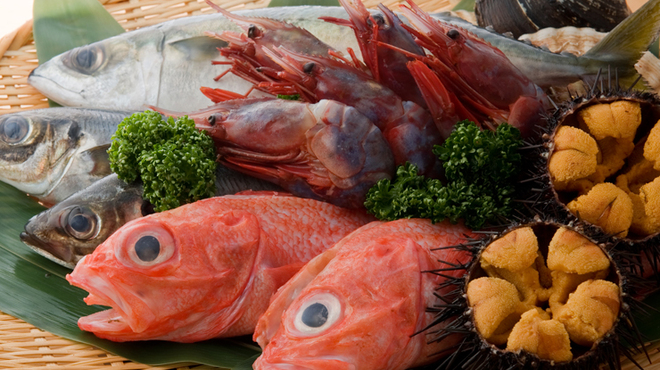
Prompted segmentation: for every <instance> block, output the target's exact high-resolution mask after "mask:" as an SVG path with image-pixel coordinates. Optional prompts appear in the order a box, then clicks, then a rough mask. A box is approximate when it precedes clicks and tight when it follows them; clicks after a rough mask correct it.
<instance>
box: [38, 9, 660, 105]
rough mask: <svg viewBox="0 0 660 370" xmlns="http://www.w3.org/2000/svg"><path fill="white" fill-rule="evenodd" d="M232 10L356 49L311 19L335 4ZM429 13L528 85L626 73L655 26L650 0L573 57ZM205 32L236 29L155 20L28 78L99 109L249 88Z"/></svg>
mask: <svg viewBox="0 0 660 370" xmlns="http://www.w3.org/2000/svg"><path fill="white" fill-rule="evenodd" d="M236 13H237V14H240V15H243V16H247V17H255V16H262V17H269V18H274V19H279V20H284V21H286V22H290V23H292V24H294V25H297V26H300V27H303V28H306V29H307V30H309V31H310V32H311V33H312V34H314V35H315V36H316V37H318V38H319V39H321V40H322V41H324V42H325V43H327V44H329V45H330V46H332V47H334V48H335V49H337V50H340V51H345V50H346V48H347V47H351V48H352V49H353V50H354V51H355V52H356V54H357V55H358V56H359V55H360V53H359V47H358V44H357V41H356V39H355V35H354V34H353V32H352V30H351V29H350V28H349V27H341V26H337V25H334V24H331V23H328V22H324V21H321V20H319V19H318V18H319V17H321V16H324V17H330V18H343V19H347V18H348V16H347V14H346V12H345V11H344V9H343V8H341V7H309V6H307V7H285V8H266V9H256V10H245V11H239V12H236ZM432 16H433V17H435V18H437V19H439V20H443V21H446V22H449V23H452V24H455V25H457V26H460V27H463V28H466V29H467V30H468V31H470V32H473V33H475V34H476V35H477V36H478V37H480V38H483V39H484V40H485V41H487V42H489V43H490V44H492V45H493V46H495V47H497V48H498V49H500V50H501V51H502V52H504V54H505V55H506V56H507V57H508V58H509V59H510V60H511V62H512V63H513V64H514V65H515V66H516V67H517V68H519V69H520V70H521V71H522V72H523V74H525V75H526V76H528V77H529V78H531V79H532V81H533V82H534V83H535V84H537V85H539V86H541V87H542V88H548V87H551V86H557V85H562V84H564V85H565V84H567V83H570V82H575V81H577V80H579V79H590V78H593V77H595V76H596V75H597V74H598V71H599V70H605V71H606V70H607V68H608V66H610V67H611V70H612V71H614V70H615V69H616V70H617V71H618V74H619V76H621V77H626V76H631V75H633V74H634V73H635V69H634V64H635V62H636V61H637V60H638V59H639V58H640V57H641V55H642V52H644V51H645V50H647V48H648V46H649V45H650V44H651V42H652V41H653V40H654V39H655V37H656V36H657V34H658V29H660V0H650V1H649V2H648V3H647V4H645V5H644V6H642V7H641V8H640V9H638V11H636V12H635V13H634V14H633V15H632V16H630V17H629V18H628V19H626V20H625V21H624V22H622V23H621V25H619V26H618V27H617V28H615V29H614V30H613V31H612V32H610V34H609V35H608V36H607V37H606V38H605V39H603V40H602V41H601V42H600V43H599V44H597V45H596V46H594V48H593V49H592V50H591V51H589V53H587V54H586V55H584V56H581V57H576V56H574V55H571V54H555V53H551V52H548V51H544V50H543V49H540V48H536V47H533V46H530V45H528V44H525V43H524V42H520V41H517V40H513V39H511V38H508V37H506V36H503V35H500V34H498V33H495V32H490V31H488V30H486V29H483V28H479V27H476V26H474V25H472V24H470V23H468V22H465V21H462V20H460V19H458V18H452V17H449V16H448V15H446V14H442V13H438V14H432ZM379 19H384V18H383V17H381V18H379ZM404 22H405V20H404ZM206 31H210V32H215V33H220V32H222V31H239V28H238V27H237V26H236V25H234V24H233V23H232V22H231V21H229V20H228V19H226V18H225V17H224V16H222V15H221V14H213V15H200V16H192V17H186V18H181V19H176V20H171V21H167V22H163V23H161V24H158V25H155V26H151V27H145V28H142V29H139V30H136V31H131V32H127V33H124V34H122V35H119V36H116V37H113V38H109V39H106V40H103V41H100V42H97V43H93V44H90V45H88V46H85V47H81V48H77V49H73V50H71V51H68V52H66V53H64V54H61V55H59V56H57V57H55V58H53V59H52V60H51V61H49V62H47V63H44V64H43V65H41V66H40V67H38V68H37V69H35V70H34V71H33V72H32V74H31V76H30V77H29V79H28V82H29V83H30V84H31V85H33V86H34V87H35V88H37V89H38V90H39V91H41V92H42V93H43V94H44V95H46V96H47V97H49V98H51V99H53V100H55V101H57V102H59V103H61V104H63V105H67V106H76V107H93V108H104V109H108V108H112V109H135V110H141V109H144V107H145V106H158V107H160V108H163V109H170V110H178V111H190V110H197V109H201V108H204V107H206V106H208V105H209V101H208V100H207V99H206V98H205V97H204V95H203V94H202V93H201V92H200V91H199V89H200V88H201V87H203V86H205V87H210V88H221V89H225V90H230V91H234V92H237V93H241V94H243V93H246V92H247V91H249V88H250V84H249V83H247V82H246V81H243V80H241V79H240V78H238V77H236V76H233V75H231V74H228V75H226V76H225V77H223V78H222V79H220V80H219V81H217V82H214V81H213V77H215V76H218V75H220V74H222V73H223V72H224V71H226V69H227V68H228V66H226V65H212V64H211V62H210V61H212V60H221V59H222V58H221V57H220V55H219V53H218V52H217V50H216V48H217V47H223V46H226V43H225V42H223V41H221V40H217V39H214V38H211V37H207V36H205V34H204V32H206ZM108 96H112V99H109V98H108Z"/></svg>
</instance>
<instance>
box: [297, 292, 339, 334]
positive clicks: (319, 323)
mask: <svg viewBox="0 0 660 370" xmlns="http://www.w3.org/2000/svg"><path fill="white" fill-rule="evenodd" d="M341 316H342V305H341V303H340V302H339V299H338V298H337V297H336V296H335V295H333V294H331V293H320V294H315V295H313V296H310V297H308V298H306V299H305V301H304V303H303V304H302V305H301V306H300V308H299V310H298V312H296V316H295V318H294V319H293V328H292V329H294V330H293V333H294V334H297V335H300V336H313V335H317V334H320V333H323V332H324V331H326V330H327V329H329V328H330V327H332V326H333V325H334V324H335V323H336V322H337V321H338V320H339V319H340V318H341Z"/></svg>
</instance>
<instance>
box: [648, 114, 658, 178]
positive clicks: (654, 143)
mask: <svg viewBox="0 0 660 370" xmlns="http://www.w3.org/2000/svg"><path fill="white" fill-rule="evenodd" d="M658 123H660V121H658V122H657V123H656V124H655V126H653V128H652V129H651V132H649V136H648V139H647V140H646V143H645V144H644V158H646V159H647V160H649V161H651V162H653V168H654V169H655V170H660V124H658Z"/></svg>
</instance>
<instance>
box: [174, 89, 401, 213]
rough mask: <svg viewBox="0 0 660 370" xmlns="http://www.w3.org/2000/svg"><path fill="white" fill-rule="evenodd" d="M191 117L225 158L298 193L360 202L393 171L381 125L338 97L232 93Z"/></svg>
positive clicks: (349, 204)
mask: <svg viewBox="0 0 660 370" xmlns="http://www.w3.org/2000/svg"><path fill="white" fill-rule="evenodd" d="M163 113H165V114H169V115H175V116H176V115H179V114H176V113H172V112H163ZM189 117H190V118H192V119H194V120H195V123H196V124H197V128H198V129H200V130H204V131H206V132H208V133H209V134H210V135H211V137H212V138H213V140H214V141H215V143H216V148H217V152H218V160H219V161H220V162H222V163H223V164H224V165H226V166H227V167H230V168H234V169H236V170H238V171H241V172H244V173H247V174H249V175H252V176H255V177H258V178H261V179H264V180H268V181H271V182H273V183H275V184H278V185H279V186H281V187H282V188H284V189H286V190H288V191H290V192H291V193H293V194H295V195H298V196H303V197H306V198H312V199H320V200H326V201H329V202H331V203H334V204H336V205H339V206H343V207H348V208H360V207H362V204H363V203H364V199H365V197H366V193H367V191H368V190H369V188H371V186H373V185H374V184H375V183H376V182H377V181H378V180H380V179H384V178H391V177H392V176H393V174H394V169H395V165H394V159H393V156H392V151H391V150H390V148H389V146H388V144H387V142H386V141H385V139H384V138H383V135H382V133H381V131H380V130H379V129H378V128H377V127H376V126H375V125H374V124H373V123H372V122H371V121H370V120H369V119H368V118H367V117H365V116H364V115H362V114H361V113H360V112H358V111H357V110H356V109H355V108H352V107H349V106H346V105H344V104H341V103H338V102H336V101H332V100H321V101H320V102H318V103H316V104H309V103H304V102H300V101H288V100H282V99H271V98H258V99H257V98H250V99H236V100H230V101H226V102H222V103H218V104H216V105H214V106H211V107H209V108H207V109H204V110H201V111H198V112H195V113H192V114H189Z"/></svg>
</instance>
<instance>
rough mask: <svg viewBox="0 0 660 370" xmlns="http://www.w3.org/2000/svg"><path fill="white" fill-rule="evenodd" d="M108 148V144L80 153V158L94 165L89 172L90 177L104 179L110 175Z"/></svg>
mask: <svg viewBox="0 0 660 370" xmlns="http://www.w3.org/2000/svg"><path fill="white" fill-rule="evenodd" d="M108 148H110V144H107V145H99V146H95V147H93V148H90V149H87V150H85V151H83V152H81V153H80V154H81V157H82V158H88V159H89V160H91V161H92V163H94V168H93V169H92V170H91V171H90V172H89V173H90V174H91V175H94V176H98V177H105V176H107V175H109V174H111V173H112V170H111V169H110V160H109V158H108Z"/></svg>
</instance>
